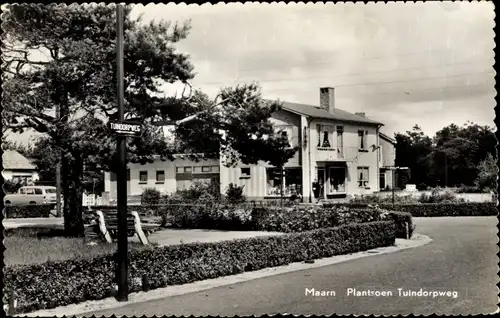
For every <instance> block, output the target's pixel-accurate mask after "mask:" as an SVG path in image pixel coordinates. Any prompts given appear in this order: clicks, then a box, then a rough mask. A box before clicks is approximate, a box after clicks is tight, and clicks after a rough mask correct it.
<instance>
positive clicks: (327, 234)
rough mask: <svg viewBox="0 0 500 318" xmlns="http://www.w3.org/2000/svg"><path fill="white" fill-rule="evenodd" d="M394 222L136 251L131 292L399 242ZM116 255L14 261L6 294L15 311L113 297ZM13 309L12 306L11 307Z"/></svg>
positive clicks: (132, 255) (131, 262)
mask: <svg viewBox="0 0 500 318" xmlns="http://www.w3.org/2000/svg"><path fill="white" fill-rule="evenodd" d="M395 238H396V228H395V225H394V222H391V221H380V222H370V223H363V224H349V225H345V226H340V227H335V228H324V229H317V230H312V231H307V232H302V233H291V234H286V235H282V236H269V237H257V238H250V239H241V240H233V241H225V242H217V243H195V244H186V245H175V246H164V247H159V248H155V249H144V250H138V251H131V252H130V256H129V273H130V278H129V279H130V292H136V291H140V290H141V288H143V286H141V284H140V283H138V282H137V279H139V281H141V278H142V279H143V282H147V285H149V288H151V289H154V288H160V287H165V286H168V285H178V284H186V283H191V282H195V281H199V280H204V279H210V278H216V277H220V276H227V275H234V274H238V273H242V272H245V271H254V270H258V269H262V268H266V267H273V266H279V265H286V264H289V263H292V262H300V261H304V260H309V259H318V258H324V257H331V256H334V255H341V254H347V253H355V252H359V251H363V250H368V249H372V248H377V247H383V246H389V245H392V244H394V242H395ZM114 263H115V262H114V260H113V256H112V255H107V256H98V257H95V258H91V259H72V260H67V261H59V262H47V263H44V264H37V265H29V266H10V267H7V268H6V269H5V271H4V273H5V291H6V294H7V297H13V298H14V299H16V300H17V309H16V310H15V311H13V312H17V313H26V312H29V311H34V310H39V309H48V308H54V307H57V306H64V305H69V304H74V303H78V302H83V301H86V300H96V299H103V298H105V297H109V296H111V295H112V293H113V282H114V275H115V266H114ZM11 310H12V308H11Z"/></svg>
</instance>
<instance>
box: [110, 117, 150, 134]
mask: <svg viewBox="0 0 500 318" xmlns="http://www.w3.org/2000/svg"><path fill="white" fill-rule="evenodd" d="M109 127H110V129H111V130H112V131H113V132H114V133H115V134H116V135H117V136H125V137H140V136H141V134H142V125H141V124H140V123H137V122H130V121H123V122H110V123H109Z"/></svg>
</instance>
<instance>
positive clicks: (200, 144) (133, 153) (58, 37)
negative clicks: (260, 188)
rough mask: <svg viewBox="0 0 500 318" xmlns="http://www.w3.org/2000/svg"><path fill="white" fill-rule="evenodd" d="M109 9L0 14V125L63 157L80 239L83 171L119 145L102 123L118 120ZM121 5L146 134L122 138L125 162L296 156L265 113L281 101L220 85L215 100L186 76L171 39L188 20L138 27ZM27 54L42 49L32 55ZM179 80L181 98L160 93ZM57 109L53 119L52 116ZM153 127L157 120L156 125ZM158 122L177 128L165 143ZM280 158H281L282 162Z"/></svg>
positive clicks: (68, 209)
mask: <svg viewBox="0 0 500 318" xmlns="http://www.w3.org/2000/svg"><path fill="white" fill-rule="evenodd" d="M115 10H116V9H115V7H114V6H113V5H108V6H104V5H98V4H91V5H70V6H67V5H64V4H50V5H41V4H11V5H8V7H7V8H6V10H5V12H4V15H3V25H2V26H3V30H4V36H3V48H2V50H3V61H4V63H3V65H2V68H3V71H4V77H3V83H4V84H3V90H4V95H3V101H2V103H3V106H4V113H3V116H2V121H3V124H4V125H5V127H8V128H9V129H10V130H11V131H13V132H23V131H24V130H26V129H29V130H34V131H36V132H38V133H42V134H44V135H45V136H46V137H47V141H46V142H48V143H49V144H50V147H47V149H49V148H50V149H54V150H60V151H61V153H62V159H61V165H62V176H63V178H62V192H63V195H64V198H65V200H64V207H63V215H64V224H65V229H66V233H67V234H68V235H72V236H81V235H83V221H82V192H83V184H82V181H83V176H84V167H85V169H88V170H90V171H100V170H110V167H111V166H112V163H113V159H114V154H115V151H116V150H115V147H116V142H115V139H114V138H113V137H112V135H111V134H110V133H109V131H108V130H107V122H108V121H109V120H115V119H117V110H116V109H117V107H116V95H117V90H116V49H115V43H116V31H115V30H116V28H115V21H116V16H115ZM130 12H131V7H127V8H126V9H125V24H124V72H125V76H124V87H125V101H124V104H125V114H126V118H129V117H134V118H141V119H142V121H143V123H144V134H143V136H142V137H141V138H134V139H132V138H131V139H128V142H127V143H128V150H129V152H128V160H129V161H133V162H142V163H144V162H148V161H151V160H153V158H154V156H158V155H159V156H160V158H162V159H163V160H167V159H171V158H172V156H171V155H172V154H173V153H174V152H178V151H183V152H186V153H200V152H203V153H205V154H206V155H207V156H211V157H217V156H219V154H220V151H222V154H224V158H226V159H227V164H228V165H229V164H234V163H235V162H238V161H243V162H246V163H257V162H258V161H259V160H262V161H266V162H275V161H276V158H279V160H278V161H279V162H280V161H282V160H287V158H290V157H292V156H293V154H294V152H295V151H296V149H289V148H288V142H287V141H286V140H285V139H284V138H282V137H281V135H280V134H276V133H275V132H274V129H273V126H272V124H271V122H270V121H269V118H270V116H271V114H272V113H273V112H275V111H276V110H277V109H279V107H280V104H279V102H268V101H264V100H263V99H262V97H261V95H260V91H259V87H258V86H257V85H254V84H252V85H244V86H239V87H235V88H232V87H228V88H225V89H222V90H221V92H220V94H219V95H218V96H217V97H216V98H215V100H211V99H209V98H208V97H207V96H206V95H205V94H203V93H202V92H200V91H197V90H193V91H192V90H191V85H189V82H190V80H191V79H193V77H194V72H193V70H194V67H193V65H192V64H191V63H190V62H189V56H188V55H186V54H184V53H181V52H178V51H177V50H176V49H175V44H176V43H177V42H179V41H181V40H182V39H184V38H186V37H187V35H188V33H189V30H190V26H189V23H176V24H172V23H170V22H167V21H158V22H154V21H152V22H149V23H143V22H142V21H141V20H140V18H136V19H135V18H132V16H131V14H130ZM33 52H41V53H42V54H45V56H46V58H44V59H38V60H36V59H34V58H33V56H32V53H33ZM175 82H181V83H184V84H185V85H186V88H187V89H186V92H185V94H183V96H179V97H177V96H170V97H166V98H163V97H158V96H159V94H155V93H160V92H161V91H160V87H161V86H162V85H163V84H164V83H175ZM56 106H58V107H59V109H60V117H59V118H57V117H56V115H55V111H54V110H55V109H56ZM155 123H156V124H155ZM158 123H162V124H171V125H172V124H173V125H175V127H176V128H175V135H176V136H177V142H176V143H175V144H173V145H172V144H169V143H168V142H167V141H166V140H165V138H164V136H163V130H162V128H161V127H159V126H158ZM283 158H285V159H283Z"/></svg>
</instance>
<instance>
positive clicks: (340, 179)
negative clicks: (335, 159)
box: [328, 167, 347, 194]
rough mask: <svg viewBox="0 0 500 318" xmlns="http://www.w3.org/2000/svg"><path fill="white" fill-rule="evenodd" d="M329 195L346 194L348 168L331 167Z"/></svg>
mask: <svg viewBox="0 0 500 318" xmlns="http://www.w3.org/2000/svg"><path fill="white" fill-rule="evenodd" d="M329 172H330V176H329V177H330V178H329V183H328V194H344V193H346V187H345V180H346V175H347V174H346V167H330V171H329Z"/></svg>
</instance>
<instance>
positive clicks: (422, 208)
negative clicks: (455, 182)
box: [379, 202, 498, 217]
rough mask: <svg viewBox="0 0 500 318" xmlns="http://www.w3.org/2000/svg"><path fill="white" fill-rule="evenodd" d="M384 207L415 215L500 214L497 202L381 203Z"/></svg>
mask: <svg viewBox="0 0 500 318" xmlns="http://www.w3.org/2000/svg"><path fill="white" fill-rule="evenodd" d="M379 206H380V208H382V209H390V210H396V211H401V212H408V213H411V215H412V216H413V217H437V216H493V215H497V214H498V209H497V205H496V203H490V202H470V203H469V202H467V203H423V204H395V205H392V204H380V205H379Z"/></svg>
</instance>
